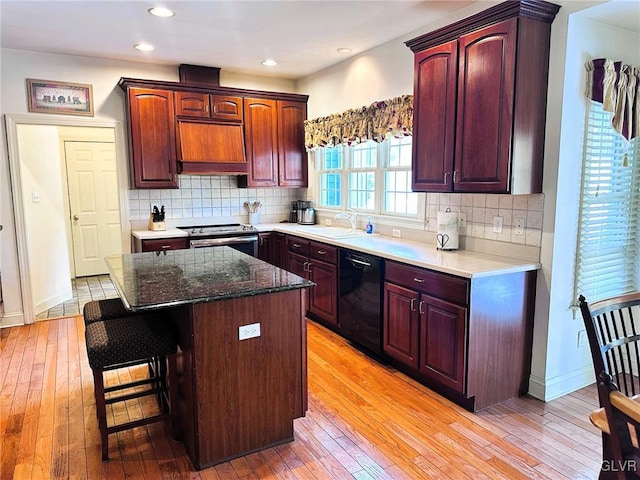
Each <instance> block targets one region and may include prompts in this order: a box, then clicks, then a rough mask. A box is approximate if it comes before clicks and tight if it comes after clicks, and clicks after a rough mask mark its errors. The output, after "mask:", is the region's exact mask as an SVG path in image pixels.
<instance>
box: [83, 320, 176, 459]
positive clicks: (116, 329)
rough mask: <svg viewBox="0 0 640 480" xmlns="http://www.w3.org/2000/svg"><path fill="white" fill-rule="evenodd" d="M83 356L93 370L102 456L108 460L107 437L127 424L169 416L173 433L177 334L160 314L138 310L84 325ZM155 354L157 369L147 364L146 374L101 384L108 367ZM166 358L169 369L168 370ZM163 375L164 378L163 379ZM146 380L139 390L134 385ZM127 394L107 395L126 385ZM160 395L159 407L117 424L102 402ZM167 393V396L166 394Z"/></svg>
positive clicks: (133, 362)
mask: <svg viewBox="0 0 640 480" xmlns="http://www.w3.org/2000/svg"><path fill="white" fill-rule="evenodd" d="M85 340H86V344H87V357H88V359H89V365H90V366H91V370H92V371H93V384H94V393H95V398H96V413H97V415H98V427H99V429H100V438H101V441H102V460H103V461H107V460H109V442H108V436H109V434H111V433H116V432H120V431H122V430H127V429H130V428H135V427H139V426H142V425H147V424H150V423H154V422H158V421H164V420H165V419H168V418H170V419H171V427H172V431H173V435H174V438H176V437H177V435H178V422H177V420H178V418H177V409H176V405H177V378H176V352H177V347H178V335H177V332H176V330H175V328H174V326H173V325H172V324H171V322H170V321H169V319H168V318H166V317H164V316H163V315H162V314H140V315H133V316H124V317H117V318H110V319H109V320H102V321H94V322H92V323H89V324H87V325H86V327H85ZM154 359H159V362H158V365H159V368H158V369H153V370H152V369H149V378H145V379H143V380H137V381H133V382H128V383H125V384H119V385H114V386H111V387H107V388H105V386H104V379H103V373H104V372H105V371H108V370H114V369H118V368H123V367H128V366H133V365H140V364H145V363H148V362H153V361H154ZM167 363H168V369H167ZM167 377H168V378H167ZM142 385H149V388H145V389H143V390H138V389H137V387H140V386H142ZM134 388H135V389H136V390H135V391H132V392H131V393H121V394H119V395H111V396H109V398H107V397H106V395H107V394H109V393H114V392H119V391H122V390H125V389H134ZM154 394H155V395H159V400H160V409H161V412H160V413H159V414H157V415H153V416H151V417H146V418H142V419H139V420H134V421H130V422H125V423H121V424H114V425H111V426H109V425H108V424H107V413H106V406H107V405H109V404H112V403H116V402H122V401H125V400H131V399H134V398H139V397H144V396H147V395H154ZM167 396H168V399H167Z"/></svg>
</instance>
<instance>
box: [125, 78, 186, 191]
mask: <svg viewBox="0 0 640 480" xmlns="http://www.w3.org/2000/svg"><path fill="white" fill-rule="evenodd" d="M126 98H127V112H128V123H129V153H130V155H131V159H130V160H131V167H132V168H131V176H132V185H133V186H134V187H135V188H178V175H177V163H176V125H175V120H174V105H173V101H174V100H173V92H172V91H170V90H161V89H148V88H129V89H128V91H127V96H126Z"/></svg>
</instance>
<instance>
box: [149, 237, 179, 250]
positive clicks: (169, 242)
mask: <svg viewBox="0 0 640 480" xmlns="http://www.w3.org/2000/svg"><path fill="white" fill-rule="evenodd" d="M188 246H189V244H188V239H187V237H179V238H158V239H153V240H142V251H143V252H159V251H162V250H179V249H181V248H188Z"/></svg>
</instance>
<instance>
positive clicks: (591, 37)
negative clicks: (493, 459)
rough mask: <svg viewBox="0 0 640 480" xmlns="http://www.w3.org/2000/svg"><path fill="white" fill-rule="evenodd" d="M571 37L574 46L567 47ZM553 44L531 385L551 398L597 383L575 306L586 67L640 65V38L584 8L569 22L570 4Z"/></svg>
mask: <svg viewBox="0 0 640 480" xmlns="http://www.w3.org/2000/svg"><path fill="white" fill-rule="evenodd" d="M561 12H563V11H562V10H561ZM559 20H560V21H559ZM556 24H557V28H556ZM565 32H566V33H565ZM563 35H564V36H566V50H563V49H562V48H561V45H562V43H563V42H562V37H563ZM552 41H553V42H554V43H553V45H554V48H553V49H552V52H553V55H552V67H555V68H553V69H552V72H551V76H550V85H551V87H550V88H549V108H548V114H547V144H546V147H547V148H546V151H545V156H546V159H545V170H544V172H545V173H544V175H545V178H544V192H545V200H546V202H545V211H544V229H543V241H542V250H541V263H542V267H543V270H542V274H541V275H540V277H539V282H538V292H537V293H538V295H537V304H536V322H535V331H534V351H533V363H532V376H531V383H530V393H532V394H533V395H535V396H536V397H538V398H542V399H545V400H551V399H553V398H555V397H558V396H560V395H563V394H565V393H567V392H569V391H572V390H575V389H577V388H580V387H582V386H585V385H588V384H590V383H592V382H593V381H594V380H595V378H594V373H593V366H592V363H591V356H590V354H589V351H588V348H587V347H583V348H578V346H577V339H578V332H579V331H580V330H584V324H583V321H582V317H581V316H580V313H579V312H575V314H574V311H572V310H571V309H570V308H569V307H570V305H571V304H572V302H573V273H574V265H575V262H574V260H575V254H576V237H577V225H578V204H579V199H580V192H579V189H580V179H581V168H582V151H583V136H584V121H585V109H586V100H585V97H584V90H585V82H586V72H585V68H584V64H585V62H586V61H587V60H589V59H591V58H601V57H608V58H612V59H615V60H621V61H624V62H627V63H630V64H632V65H640V51H639V50H638V45H640V35H638V34H637V33H634V32H630V31H627V30H622V29H619V28H614V27H611V26H609V25H605V24H602V23H599V22H595V21H593V20H589V19H586V18H584V17H581V16H580V13H576V14H573V15H570V16H569V17H568V21H567V9H565V12H564V14H563V15H562V17H561V18H558V19H556V22H554V31H553V36H552ZM556 158H559V161H556Z"/></svg>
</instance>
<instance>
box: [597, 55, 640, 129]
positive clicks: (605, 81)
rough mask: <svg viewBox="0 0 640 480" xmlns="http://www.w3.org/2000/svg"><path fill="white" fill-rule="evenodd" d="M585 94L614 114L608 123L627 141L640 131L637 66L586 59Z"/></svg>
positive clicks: (602, 59)
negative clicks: (587, 60)
mask: <svg viewBox="0 0 640 480" xmlns="http://www.w3.org/2000/svg"><path fill="white" fill-rule="evenodd" d="M586 68H587V91H586V96H587V97H588V98H590V99H591V100H594V101H596V102H599V103H602V108H603V109H604V110H605V111H607V112H611V113H612V114H613V116H612V118H611V125H612V126H613V128H614V129H615V130H616V131H617V132H619V133H620V134H622V135H623V136H624V137H625V138H626V139H627V140H631V139H632V138H635V137H637V136H638V135H639V134H640V68H638V67H634V66H632V65H627V64H624V63H622V62H614V61H613V60H610V59H608V58H597V59H594V60H591V61H589V62H587V64H586Z"/></svg>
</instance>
